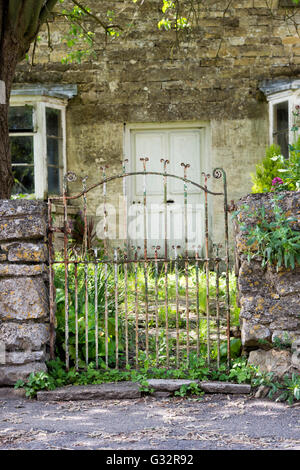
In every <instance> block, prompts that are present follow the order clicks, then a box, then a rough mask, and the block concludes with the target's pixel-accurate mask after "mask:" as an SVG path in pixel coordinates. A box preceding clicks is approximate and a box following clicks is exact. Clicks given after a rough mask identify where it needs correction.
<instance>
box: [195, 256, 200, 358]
mask: <svg viewBox="0 0 300 470" xmlns="http://www.w3.org/2000/svg"><path fill="white" fill-rule="evenodd" d="M198 248H199V247H198ZM198 248H196V250H195V274H196V332H197V339H196V341H197V359H199V352H200V344H199V337H200V319H199V253H198Z"/></svg>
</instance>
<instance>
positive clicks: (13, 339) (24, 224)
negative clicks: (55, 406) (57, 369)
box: [0, 200, 49, 386]
mask: <svg viewBox="0 0 300 470" xmlns="http://www.w3.org/2000/svg"><path fill="white" fill-rule="evenodd" d="M46 235H47V206H46V204H45V203H43V202H38V201H29V200H15V201H9V200H1V201H0V345H1V347H0V386H1V385H12V384H14V383H15V382H16V381H17V380H18V379H24V378H26V377H27V376H28V375H29V374H30V373H31V372H37V371H45V370H46V365H45V360H46V359H47V344H48V343H49V300H48V271H47V270H48V268H47V261H48V255H47V244H46V240H47V239H46Z"/></svg>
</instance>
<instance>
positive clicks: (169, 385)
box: [147, 379, 198, 392]
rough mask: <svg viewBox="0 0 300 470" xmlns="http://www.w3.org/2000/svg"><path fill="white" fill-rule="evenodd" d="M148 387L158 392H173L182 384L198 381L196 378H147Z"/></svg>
mask: <svg viewBox="0 0 300 470" xmlns="http://www.w3.org/2000/svg"><path fill="white" fill-rule="evenodd" d="M147 382H148V384H149V387H150V388H153V389H154V390H155V391H160V392H175V391H177V390H180V387H181V386H182V385H190V384H192V383H198V381H197V380H181V379H149V380H147Z"/></svg>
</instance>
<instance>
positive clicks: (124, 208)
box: [122, 158, 129, 367]
mask: <svg viewBox="0 0 300 470" xmlns="http://www.w3.org/2000/svg"><path fill="white" fill-rule="evenodd" d="M127 164H128V159H127V158H125V159H124V160H123V163H122V168H123V178H122V182H123V199H124V200H123V214H124V216H123V217H124V218H123V223H124V235H125V249H124V316H125V361H126V366H127V367H128V366H129V344H128V341H129V338H128V263H127V261H128V256H129V243H128V228H127V223H128V220H127V216H128V215H127V191H126V177H125V175H126V166H127Z"/></svg>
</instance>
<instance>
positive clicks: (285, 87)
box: [260, 79, 300, 158]
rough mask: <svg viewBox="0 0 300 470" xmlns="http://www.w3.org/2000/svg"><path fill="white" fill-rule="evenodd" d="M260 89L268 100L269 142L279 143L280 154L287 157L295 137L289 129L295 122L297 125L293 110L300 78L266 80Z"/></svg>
mask: <svg viewBox="0 0 300 470" xmlns="http://www.w3.org/2000/svg"><path fill="white" fill-rule="evenodd" d="M260 89H261V90H262V91H263V92H264V93H265V95H266V97H267V100H268V102H269V122H270V144H272V143H274V144H277V145H280V148H281V153H282V155H284V157H285V158H288V156H289V145H292V144H293V143H294V142H293V141H294V137H295V136H294V132H293V131H291V129H292V127H293V126H294V125H295V124H296V126H297V127H299V123H296V122H295V116H294V114H293V112H294V111H295V107H296V106H297V105H299V104H300V80H293V79H285V80H278V81H274V82H272V81H266V82H265V83H264V84H263V85H262V86H261V87H260Z"/></svg>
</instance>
